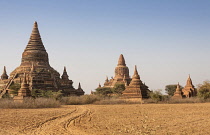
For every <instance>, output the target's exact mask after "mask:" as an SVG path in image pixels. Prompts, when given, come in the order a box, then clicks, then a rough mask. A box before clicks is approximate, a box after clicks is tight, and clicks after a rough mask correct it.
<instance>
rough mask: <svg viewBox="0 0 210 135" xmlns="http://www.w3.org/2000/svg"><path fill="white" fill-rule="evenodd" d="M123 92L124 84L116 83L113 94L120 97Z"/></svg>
mask: <svg viewBox="0 0 210 135" xmlns="http://www.w3.org/2000/svg"><path fill="white" fill-rule="evenodd" d="M124 90H125V84H122V83H116V84H115V85H114V88H113V93H115V94H119V95H121V94H122V92H123V91H124Z"/></svg>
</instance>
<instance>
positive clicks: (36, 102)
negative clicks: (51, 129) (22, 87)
mask: <svg viewBox="0 0 210 135" xmlns="http://www.w3.org/2000/svg"><path fill="white" fill-rule="evenodd" d="M55 107H60V102H59V101H56V100H55V99H51V98H37V99H33V98H25V99H24V101H23V103H20V102H14V101H13V100H12V99H1V100H0V108H55Z"/></svg>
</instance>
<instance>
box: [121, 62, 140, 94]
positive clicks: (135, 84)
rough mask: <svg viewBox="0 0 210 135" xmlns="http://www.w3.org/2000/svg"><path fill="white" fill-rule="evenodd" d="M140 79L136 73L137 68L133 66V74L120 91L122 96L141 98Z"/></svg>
mask: <svg viewBox="0 0 210 135" xmlns="http://www.w3.org/2000/svg"><path fill="white" fill-rule="evenodd" d="M141 84H142V82H141V80H140V76H139V74H138V71H137V68H136V66H135V70H134V74H133V77H132V80H131V82H130V84H129V86H127V87H126V89H125V90H124V91H123V92H122V93H123V94H122V95H123V97H126V98H142V93H141Z"/></svg>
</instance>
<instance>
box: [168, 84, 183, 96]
mask: <svg viewBox="0 0 210 135" xmlns="http://www.w3.org/2000/svg"><path fill="white" fill-rule="evenodd" d="M176 87H177V84H170V85H166V86H165V91H166V93H167V94H168V95H169V96H173V95H174V92H175V91H176ZM180 89H183V87H182V86H181V85H180Z"/></svg>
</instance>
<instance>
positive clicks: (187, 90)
mask: <svg viewBox="0 0 210 135" xmlns="http://www.w3.org/2000/svg"><path fill="white" fill-rule="evenodd" d="M182 92H183V96H184V97H187V98H190V97H194V96H196V95H197V91H196V89H195V87H194V85H193V83H192V80H191V78H190V75H189V77H188V79H187V83H186V85H185V87H184V88H183V89H182Z"/></svg>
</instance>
